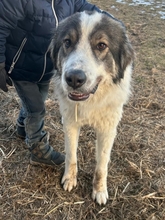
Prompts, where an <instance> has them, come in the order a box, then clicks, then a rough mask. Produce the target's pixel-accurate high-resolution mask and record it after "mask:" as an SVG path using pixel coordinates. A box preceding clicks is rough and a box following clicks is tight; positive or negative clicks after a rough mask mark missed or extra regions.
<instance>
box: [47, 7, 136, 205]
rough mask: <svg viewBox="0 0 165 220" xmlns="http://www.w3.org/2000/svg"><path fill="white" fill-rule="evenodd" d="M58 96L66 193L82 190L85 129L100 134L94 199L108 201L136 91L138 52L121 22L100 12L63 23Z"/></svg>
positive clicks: (57, 37)
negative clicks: (114, 158) (119, 138)
mask: <svg viewBox="0 0 165 220" xmlns="http://www.w3.org/2000/svg"><path fill="white" fill-rule="evenodd" d="M50 54H51V58H52V61H53V64H54V69H55V77H54V78H55V94H56V95H57V99H58V101H59V106H60V112H61V114H62V118H63V128H64V133H65V152H66V159H65V171H64V175H63V177H62V184H63V188H64V190H67V191H71V190H72V189H73V188H74V187H76V185H77V172H78V168H77V153H76V152H77V147H78V138H79V132H80V128H81V126H83V125H90V126H92V127H93V128H94V129H95V131H96V137H97V141H96V143H97V144H96V168H95V172H94V177H93V192H92V198H93V200H96V202H97V203H98V204H100V205H101V204H106V202H107V199H108V191H107V173H108V163H109V161H110V153H111V149H112V146H113V142H114V139H115V136H116V130H117V125H118V123H119V121H120V120H121V117H122V111H123V105H124V104H125V103H126V102H127V100H128V98H129V95H130V93H131V92H130V91H131V75H132V69H133V63H134V50H133V48H132V45H131V43H130V41H129V39H128V36H127V34H126V30H125V27H124V25H123V23H122V22H120V21H118V20H117V19H115V18H113V17H111V16H108V15H106V14H104V13H99V12H87V11H85V12H80V13H76V14H74V15H72V16H70V17H68V18H66V19H64V20H63V21H62V22H60V23H59V26H58V27H57V29H56V30H55V33H54V35H53V37H52V40H51V43H50Z"/></svg>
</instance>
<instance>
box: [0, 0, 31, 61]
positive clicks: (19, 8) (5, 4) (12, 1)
mask: <svg viewBox="0 0 165 220" xmlns="http://www.w3.org/2000/svg"><path fill="white" fill-rule="evenodd" d="M26 4H27V0H19V1H17V0H0V63H2V62H5V44H6V38H7V37H8V36H9V35H10V31H11V29H15V28H16V26H17V22H18V20H22V19H23V18H24V17H25V7H26Z"/></svg>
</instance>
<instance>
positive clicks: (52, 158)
mask: <svg viewBox="0 0 165 220" xmlns="http://www.w3.org/2000/svg"><path fill="white" fill-rule="evenodd" d="M29 150H30V152H31V157H30V164H32V165H50V166H55V165H60V164H62V163H64V162H65V156H64V154H61V153H59V152H57V151H55V150H54V149H53V148H52V147H51V146H50V145H49V135H48V134H46V135H45V136H44V137H43V138H42V139H41V141H40V142H38V143H34V144H32V146H30V148H29Z"/></svg>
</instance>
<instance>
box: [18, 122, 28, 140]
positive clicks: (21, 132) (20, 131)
mask: <svg viewBox="0 0 165 220" xmlns="http://www.w3.org/2000/svg"><path fill="white" fill-rule="evenodd" d="M16 129H17V131H16V135H17V137H19V138H21V139H25V138H26V132H25V125H22V124H20V123H18V122H17V124H16Z"/></svg>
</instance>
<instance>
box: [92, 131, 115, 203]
mask: <svg viewBox="0 0 165 220" xmlns="http://www.w3.org/2000/svg"><path fill="white" fill-rule="evenodd" d="M115 135H116V130H113V131H112V130H111V132H109V130H106V129H105V130H102V131H97V146H96V162H97V164H96V169H95V173H94V178H93V193H92V198H93V200H96V201H97V203H99V204H100V205H101V204H105V203H106V202H107V199H108V191H107V173H108V162H109V160H110V153H111V149H112V146H113V142H114V138H115Z"/></svg>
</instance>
